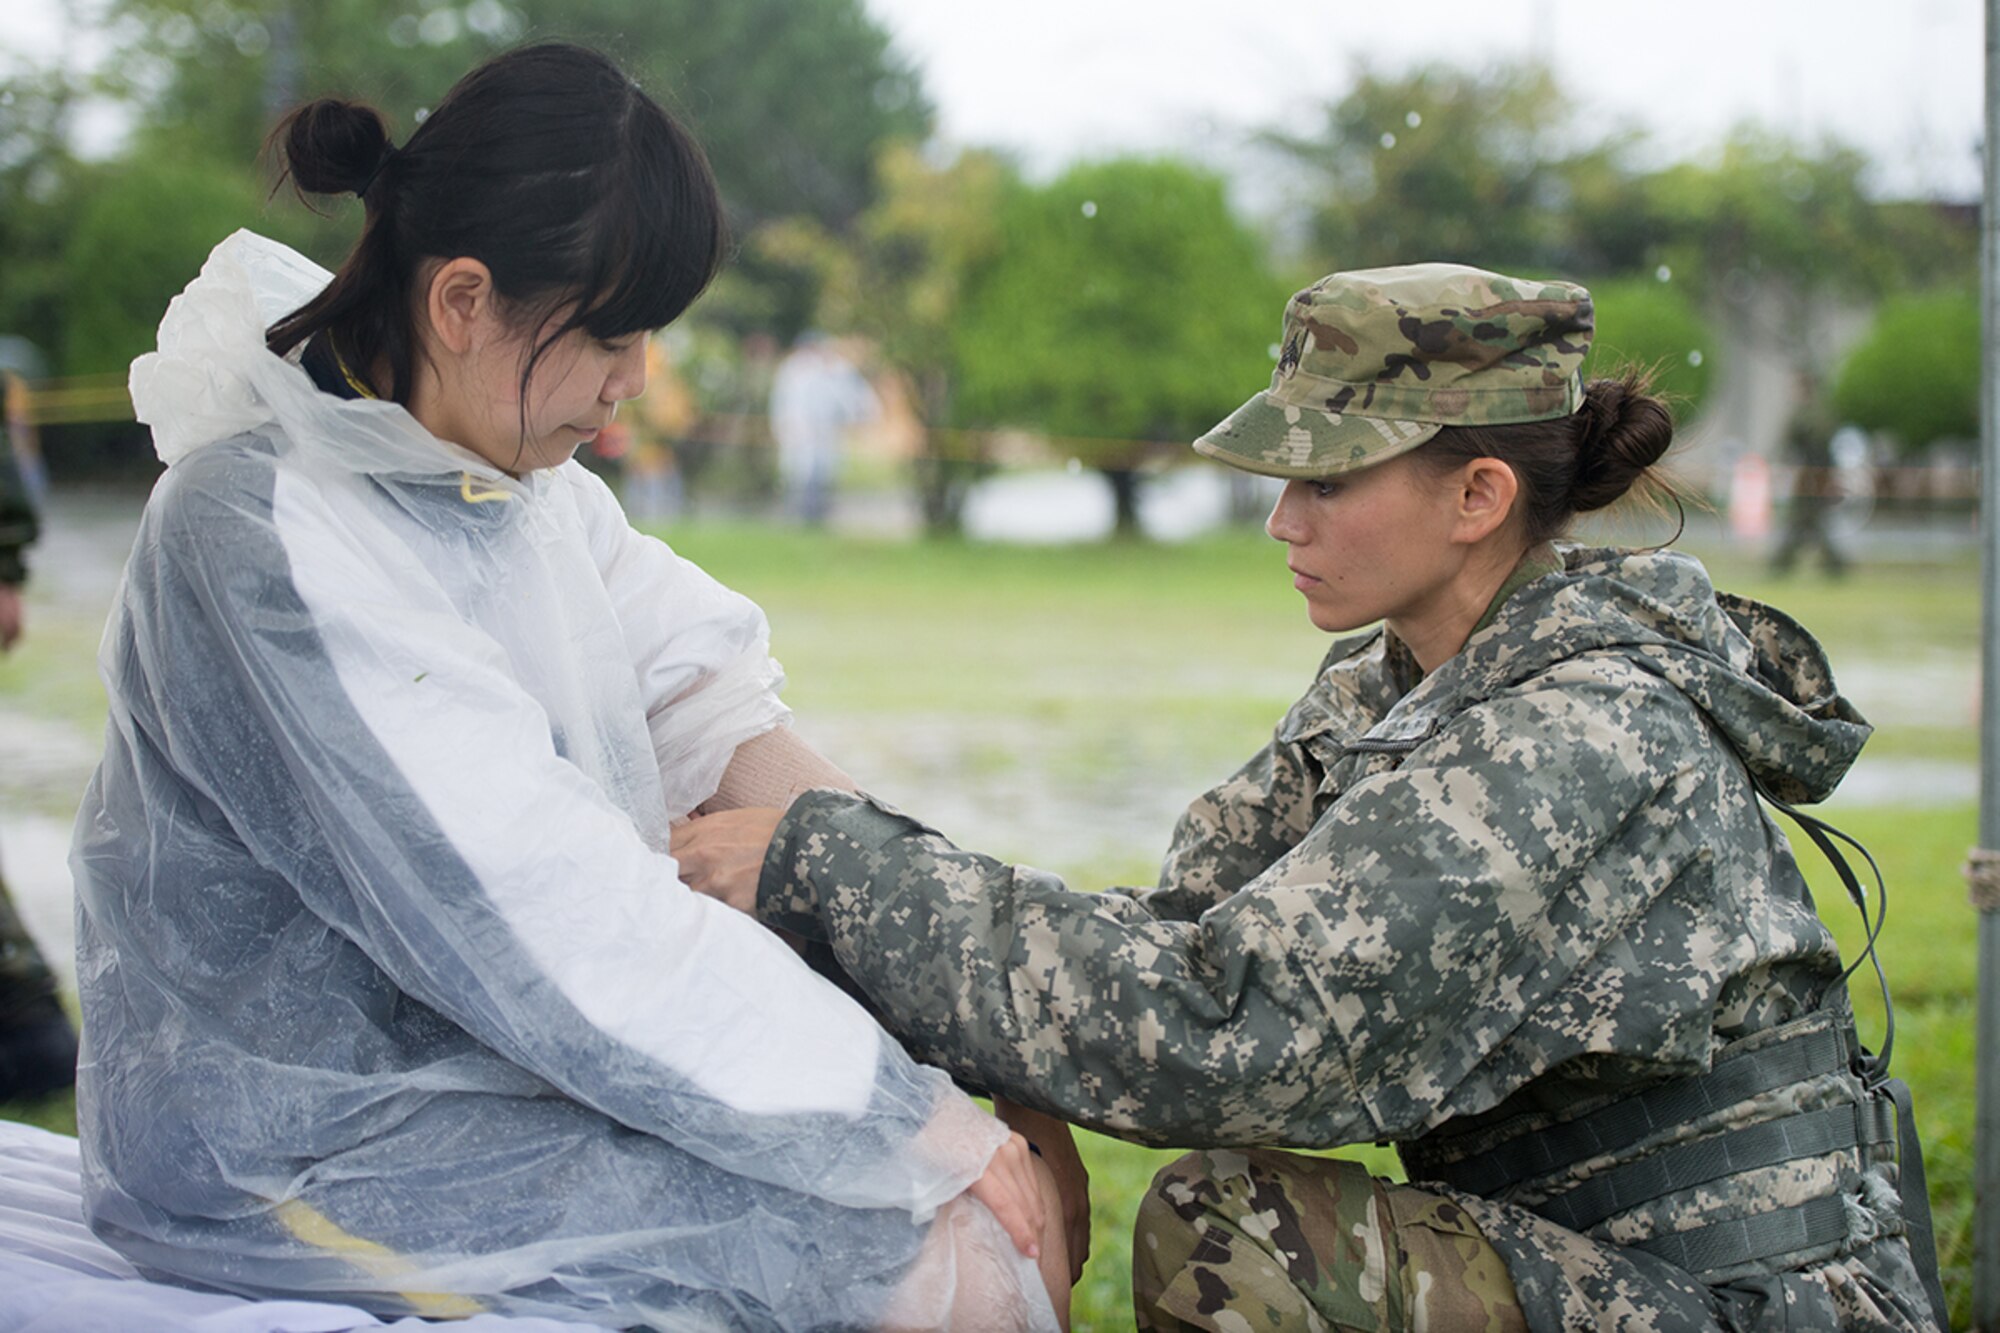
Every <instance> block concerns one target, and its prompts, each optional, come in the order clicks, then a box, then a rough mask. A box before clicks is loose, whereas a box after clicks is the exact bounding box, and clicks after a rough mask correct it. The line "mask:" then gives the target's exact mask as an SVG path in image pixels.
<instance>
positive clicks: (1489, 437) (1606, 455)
mask: <svg viewBox="0 0 2000 1333" xmlns="http://www.w3.org/2000/svg"><path fill="white" fill-rule="evenodd" d="M1673 442H1674V417H1673V413H1672V412H1671V411H1670V410H1668V408H1667V405H1666V404H1665V403H1663V402H1661V401H1660V400H1659V399H1658V398H1656V397H1654V396H1653V394H1652V392H1651V383H1650V381H1649V379H1648V377H1647V375H1646V374H1645V372H1643V371H1639V370H1628V371H1626V372H1625V373H1624V374H1622V375H1619V376H1617V377H1615V378H1610V379H1598V380H1592V381H1591V382H1590V383H1589V384H1588V385H1586V386H1584V391H1583V403H1582V405H1581V406H1580V407H1578V408H1577V410H1576V411H1574V412H1572V413H1570V414H1569V415H1568V416H1563V417H1557V418H1555V419H1553V420H1551V421H1523V422H1517V423H1514V424H1511V425H1504V426H1446V427H1445V428H1444V429H1443V430H1441V431H1439V432H1438V433H1437V435H1436V436H1435V437H1434V438H1433V439H1432V440H1431V441H1430V442H1429V443H1427V444H1425V445H1424V446H1423V447H1422V448H1421V449H1419V450H1417V452H1416V453H1415V455H1413V457H1415V458H1418V459H1420V460H1422V461H1423V462H1425V463H1427V464H1429V465H1430V466H1431V467H1433V468H1436V469H1437V470H1439V471H1441V472H1442V471H1448V470H1450V469H1452V468H1454V467H1458V466H1461V465H1463V464H1465V463H1468V462H1470V461H1471V460H1473V459H1475V458H1497V459H1499V460H1500V461H1501V462H1503V463H1505V464H1507V465H1508V466H1509V467H1511V468H1513V469H1514V479H1515V481H1516V482H1517V483H1518V484H1519V493H1518V494H1517V496H1516V498H1515V502H1514V503H1515V507H1516V509H1517V510H1518V511H1519V512H1520V514H1521V515H1522V530H1523V533H1524V535H1525V536H1526V537H1527V539H1528V541H1530V542H1541V541H1547V540H1548V539H1550V538H1551V537H1559V536H1561V535H1562V534H1563V533H1564V532H1566V531H1568V529H1569V526H1570V524H1571V523H1572V522H1574V521H1575V519H1576V516H1577V515H1578V514H1583V513H1588V512H1590V511H1591V510H1593V509H1603V508H1604V507H1605V506H1607V505H1611V504H1616V503H1617V502H1618V501H1620V500H1623V499H1625V498H1626V497H1627V496H1637V497H1640V498H1642V499H1644V500H1647V501H1652V502H1659V501H1667V502H1668V503H1671V501H1672V500H1673V499H1674V498H1677V497H1678V495H1679V493H1680V492H1679V490H1678V488H1677V487H1676V486H1675V485H1674V483H1673V481H1672V480H1671V479H1670V478H1668V477H1667V476H1666V475H1665V474H1664V473H1663V472H1662V471H1661V469H1660V467H1659V462H1660V459H1661V457H1662V456H1663V455H1664V454H1665V453H1666V452H1667V449H1668V447H1669V446H1670V445H1672V444H1673Z"/></svg>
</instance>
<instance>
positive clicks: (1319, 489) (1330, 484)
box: [1312, 481, 1340, 500]
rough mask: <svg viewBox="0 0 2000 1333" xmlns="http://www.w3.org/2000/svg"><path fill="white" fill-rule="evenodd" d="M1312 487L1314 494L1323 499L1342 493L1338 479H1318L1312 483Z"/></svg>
mask: <svg viewBox="0 0 2000 1333" xmlns="http://www.w3.org/2000/svg"><path fill="white" fill-rule="evenodd" d="M1312 488H1313V494H1314V495H1316V496H1318V497H1319V498H1320V499H1322V500H1325V499H1329V498H1331V497H1333V496H1336V495H1338V494H1340V483H1339V482H1337V481H1316V482H1314V483H1313V484H1312Z"/></svg>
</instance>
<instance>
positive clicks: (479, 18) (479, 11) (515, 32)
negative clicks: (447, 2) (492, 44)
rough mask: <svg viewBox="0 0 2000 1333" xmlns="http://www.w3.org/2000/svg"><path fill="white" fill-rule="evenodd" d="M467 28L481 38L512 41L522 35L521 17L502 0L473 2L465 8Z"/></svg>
mask: <svg viewBox="0 0 2000 1333" xmlns="http://www.w3.org/2000/svg"><path fill="white" fill-rule="evenodd" d="M465 26H466V27H468V28H470V29H472V30H473V31H474V32H476V33H478V34H479V35H480V36H481V37H490V38H492V39H494V40H495V41H503V42H504V41H510V40H512V39H513V38H515V37H518V36H520V35H521V16H520V15H519V14H516V13H515V12H514V11H513V10H511V9H509V8H507V6H506V5H504V4H502V3H500V0H472V3H471V4H469V5H467V6H466V7H465Z"/></svg>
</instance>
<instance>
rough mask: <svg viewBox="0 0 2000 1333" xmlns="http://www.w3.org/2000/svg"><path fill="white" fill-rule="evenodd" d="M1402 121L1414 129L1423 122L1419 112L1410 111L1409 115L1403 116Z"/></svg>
mask: <svg viewBox="0 0 2000 1333" xmlns="http://www.w3.org/2000/svg"><path fill="white" fill-rule="evenodd" d="M1403 123H1404V124H1405V125H1408V126H1409V127H1410V128H1411V129H1415V128H1416V127H1417V126H1419V125H1421V124H1423V123H1424V118H1423V116H1422V115H1421V114H1420V113H1418V112H1415V111H1412V112H1411V113H1410V114H1409V115H1407V116H1404V117H1403Z"/></svg>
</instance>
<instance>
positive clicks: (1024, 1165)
mask: <svg viewBox="0 0 2000 1333" xmlns="http://www.w3.org/2000/svg"><path fill="white" fill-rule="evenodd" d="M966 1193H967V1194H970V1195H971V1196H972V1197H973V1198H975V1199H977V1200H979V1201H980V1202H981V1203H983V1204H985V1205H986V1207H987V1208H988V1209H989V1210H991V1211H992V1213H993V1216H994V1217H995V1218H997V1219H999V1222H1000V1226H1001V1229H1002V1230H1004V1231H1005V1232H1006V1233H1007V1238H1008V1239H1009V1240H1011V1241H1013V1242H1014V1248H1015V1249H1017V1250H1019V1251H1020V1252H1021V1253H1022V1254H1025V1255H1027V1256H1028V1257H1029V1258H1030V1259H1039V1258H1041V1255H1042V1231H1043V1229H1044V1228H1045V1227H1047V1225H1048V1220H1049V1215H1048V1203H1047V1200H1046V1198H1045V1196H1044V1195H1043V1193H1042V1190H1041V1184H1040V1179H1039V1177H1038V1176H1037V1173H1036V1171H1035V1155H1034V1153H1033V1152H1032V1151H1030V1149H1029V1148H1028V1141H1027V1140H1026V1139H1024V1138H1022V1137H1021V1136H1020V1135H1019V1134H1009V1135H1008V1136H1007V1141H1006V1142H1005V1143H1003V1144H1001V1145H1000V1147H999V1148H998V1149H997V1150H996V1151H995V1152H994V1154H993V1158H992V1160H991V1161H989V1162H987V1164H986V1172H985V1174H984V1175H982V1176H980V1177H979V1179H977V1180H975V1181H973V1182H972V1185H971V1187H970V1188H969V1189H967V1190H966Z"/></svg>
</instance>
